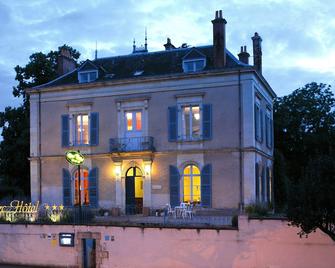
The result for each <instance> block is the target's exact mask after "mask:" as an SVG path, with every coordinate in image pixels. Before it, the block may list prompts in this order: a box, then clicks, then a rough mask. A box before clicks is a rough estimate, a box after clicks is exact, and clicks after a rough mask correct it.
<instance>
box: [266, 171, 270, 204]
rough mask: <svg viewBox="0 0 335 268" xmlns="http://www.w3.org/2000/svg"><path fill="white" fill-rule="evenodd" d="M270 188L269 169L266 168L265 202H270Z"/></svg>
mask: <svg viewBox="0 0 335 268" xmlns="http://www.w3.org/2000/svg"><path fill="white" fill-rule="evenodd" d="M270 187H271V183H270V168H269V167H267V168H266V201H267V202H270V200H271V196H270V193H271V190H270Z"/></svg>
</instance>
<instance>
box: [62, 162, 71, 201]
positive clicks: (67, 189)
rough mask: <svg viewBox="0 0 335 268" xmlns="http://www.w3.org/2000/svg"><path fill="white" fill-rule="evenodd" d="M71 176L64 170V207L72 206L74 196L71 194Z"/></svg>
mask: <svg viewBox="0 0 335 268" xmlns="http://www.w3.org/2000/svg"><path fill="white" fill-rule="evenodd" d="M71 188H72V187H71V174H70V172H69V171H68V170H67V169H65V168H63V205H64V206H71V205H72V194H71V192H72V191H71Z"/></svg>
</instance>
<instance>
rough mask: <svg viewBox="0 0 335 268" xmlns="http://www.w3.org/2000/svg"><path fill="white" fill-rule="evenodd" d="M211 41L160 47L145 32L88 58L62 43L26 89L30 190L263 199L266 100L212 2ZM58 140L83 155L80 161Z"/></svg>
mask: <svg viewBox="0 0 335 268" xmlns="http://www.w3.org/2000/svg"><path fill="white" fill-rule="evenodd" d="M212 24H213V44H212V45H208V46H200V47H188V46H187V45H182V46H181V47H179V48H176V47H175V46H174V45H173V44H172V43H171V40H170V39H168V40H167V43H166V44H165V45H164V46H165V50H164V51H158V52H148V50H147V44H146V45H145V48H143V49H136V47H135V44H134V48H133V53H131V54H129V55H125V56H116V57H109V58H96V59H95V60H92V61H91V60H87V61H86V62H84V63H83V64H82V65H81V66H79V67H78V68H77V67H76V66H75V64H74V61H73V59H71V55H70V53H69V52H68V51H66V50H64V51H62V53H61V55H60V56H59V62H58V63H59V73H60V76H59V77H58V78H57V79H55V80H53V81H51V82H49V83H47V84H44V85H41V86H38V87H35V88H33V89H30V90H29V91H28V93H29V94H30V107H31V108H30V109H31V111H30V120H31V122H30V128H31V129H30V132H31V156H30V163H31V198H32V201H37V200H40V201H41V202H42V203H44V202H47V203H57V204H59V203H62V204H64V205H65V206H73V205H76V204H78V202H79V191H78V188H79V184H80V189H81V198H80V199H81V202H82V204H83V205H88V206H91V207H99V208H106V209H111V208H118V209H119V210H120V211H121V212H122V213H142V212H144V211H146V212H147V211H149V209H156V208H162V207H164V206H165V205H166V204H167V203H170V204H171V205H172V206H175V205H177V204H179V203H180V202H183V201H184V202H192V203H196V204H198V205H201V206H202V207H204V208H218V209H219V208H220V209H221V208H230V209H231V208H235V209H238V208H243V206H244V205H246V204H250V203H253V202H264V203H268V202H271V201H272V187H273V186H272V185H273V183H272V182H273V178H272V168H273V158H272V157H273V134H272V122H273V121H272V118H273V108H272V100H273V98H274V97H275V93H274V92H273V90H272V89H271V87H270V86H269V84H268V83H267V82H266V80H265V78H264V77H263V76H262V51H261V41H262V39H261V38H260V36H259V35H258V34H257V33H255V35H254V36H253V37H252V40H253V57H254V65H250V64H249V56H250V55H249V54H248V52H247V51H246V47H241V52H240V54H239V55H238V57H239V58H238V59H237V58H236V57H234V56H233V54H232V53H231V52H229V50H228V49H227V48H226V45H225V44H226V34H225V26H226V20H225V19H224V18H223V17H222V12H221V11H217V12H216V16H215V19H214V20H213V21H212ZM68 150H80V152H81V153H82V154H83V155H84V156H85V162H84V164H83V165H82V167H81V170H80V171H81V172H80V180H79V179H78V177H79V176H78V168H77V167H75V166H72V165H71V164H69V163H68V162H67V161H66V159H65V152H66V151H68Z"/></svg>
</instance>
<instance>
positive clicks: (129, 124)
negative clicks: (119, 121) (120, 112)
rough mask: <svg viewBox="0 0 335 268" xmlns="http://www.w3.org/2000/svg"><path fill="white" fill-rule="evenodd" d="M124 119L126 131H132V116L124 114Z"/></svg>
mask: <svg viewBox="0 0 335 268" xmlns="http://www.w3.org/2000/svg"><path fill="white" fill-rule="evenodd" d="M126 118H127V130H128V131H132V130H133V114H132V113H126Z"/></svg>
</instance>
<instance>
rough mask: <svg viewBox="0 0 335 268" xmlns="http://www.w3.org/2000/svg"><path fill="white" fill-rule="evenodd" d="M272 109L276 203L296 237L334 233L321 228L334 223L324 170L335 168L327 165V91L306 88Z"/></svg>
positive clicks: (330, 106)
mask: <svg viewBox="0 0 335 268" xmlns="http://www.w3.org/2000/svg"><path fill="white" fill-rule="evenodd" d="M274 107H275V108H274V122H275V126H274V130H275V131H274V134H275V141H276V143H275V162H276V165H279V166H280V167H279V168H278V167H276V168H275V174H274V175H275V181H276V182H275V187H278V188H277V189H276V188H275V200H276V204H279V206H281V207H284V206H287V214H288V217H289V220H291V222H292V224H293V225H296V226H299V227H301V228H302V232H301V233H300V234H308V233H310V232H311V231H313V230H315V229H316V228H320V229H321V230H322V231H324V232H325V233H327V234H328V235H329V234H330V233H329V230H333V234H335V230H334V229H332V228H325V225H327V226H334V223H335V221H334V218H332V217H331V216H330V215H333V214H332V213H333V212H334V210H335V199H334V198H333V197H332V196H331V195H333V193H331V192H330V191H328V189H333V187H335V177H334V173H329V172H328V173H327V172H326V170H325V167H326V166H327V167H328V168H331V165H333V166H332V169H334V167H335V166H334V164H335V162H334V161H333V162H332V161H331V160H334V157H335V155H334V145H335V110H334V109H335V98H334V94H333V93H332V91H331V87H330V86H329V85H325V84H317V83H315V82H313V83H310V84H307V85H305V86H304V87H302V88H299V89H297V90H295V91H293V92H292V93H291V94H290V95H288V96H284V97H282V98H278V99H277V100H276V101H275V105H274ZM323 162H324V163H325V164H324V166H323V165H322V163H323ZM285 185H287V186H288V187H286V186H285ZM327 187H328V188H327ZM327 230H328V231H327ZM331 237H332V236H331ZM334 237H335V236H333V237H332V238H333V239H334Z"/></svg>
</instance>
